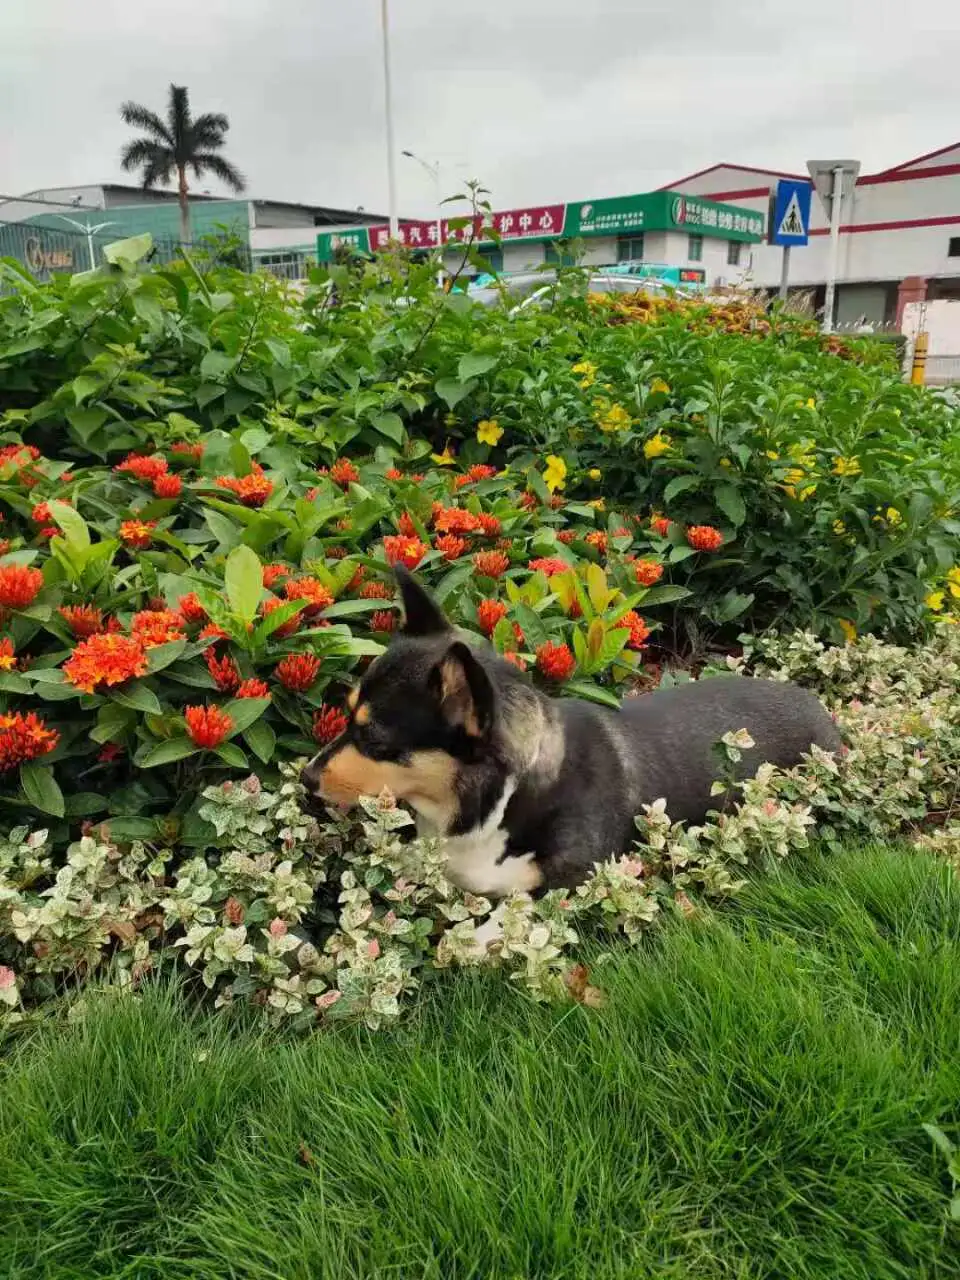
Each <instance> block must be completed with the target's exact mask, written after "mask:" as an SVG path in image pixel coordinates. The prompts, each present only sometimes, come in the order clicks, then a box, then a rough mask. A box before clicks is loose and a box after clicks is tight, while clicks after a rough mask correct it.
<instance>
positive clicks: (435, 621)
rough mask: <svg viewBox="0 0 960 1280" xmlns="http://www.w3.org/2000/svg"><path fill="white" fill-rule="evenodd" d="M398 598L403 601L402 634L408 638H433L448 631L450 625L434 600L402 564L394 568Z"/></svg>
mask: <svg viewBox="0 0 960 1280" xmlns="http://www.w3.org/2000/svg"><path fill="white" fill-rule="evenodd" d="M394 572H395V574H396V577H397V584H398V585H399V587H400V596H401V599H402V600H403V614H404V623H403V630H404V634H405V635H408V636H435V635H439V634H440V633H441V632H442V631H449V630H450V623H449V622H448V621H447V619H446V618H445V617H444V613H443V610H442V609H441V608H440V606H439V605H438V604H437V602H436V601H435V600H434V598H433V597H432V596H431V595H430V594H429V592H427V591H425V590H424V589H423V587H421V585H420V583H419V582H418V581H417V580H416V578H415V577H414V576H413V574H412V573H410V571H409V570H408V569H406V568H404V566H403V565H402V564H398V565H396V566H395V568H394Z"/></svg>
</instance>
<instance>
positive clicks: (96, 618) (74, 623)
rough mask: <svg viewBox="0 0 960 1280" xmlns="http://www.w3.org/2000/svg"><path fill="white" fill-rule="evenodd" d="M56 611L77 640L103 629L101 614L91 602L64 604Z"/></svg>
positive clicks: (93, 634)
mask: <svg viewBox="0 0 960 1280" xmlns="http://www.w3.org/2000/svg"><path fill="white" fill-rule="evenodd" d="M57 612H58V613H59V614H60V616H61V618H63V620H64V622H65V623H66V624H67V626H68V627H69V628H70V630H71V631H72V632H73V634H74V635H75V636H76V637H77V639H78V640H85V639H86V638H87V636H95V635H96V634H97V632H98V631H102V630H103V614H102V613H101V612H100V610H99V609H97V608H96V607H95V606H94V605H92V604H65V605H61V606H60V608H59V609H58V610H57Z"/></svg>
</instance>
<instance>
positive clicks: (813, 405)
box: [807, 396, 817, 409]
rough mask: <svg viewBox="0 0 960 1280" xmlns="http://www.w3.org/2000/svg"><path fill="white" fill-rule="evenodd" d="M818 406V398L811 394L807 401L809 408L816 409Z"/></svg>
mask: <svg viewBox="0 0 960 1280" xmlns="http://www.w3.org/2000/svg"><path fill="white" fill-rule="evenodd" d="M816 407H817V402H816V400H814V398H813V396H811V397H810V399H809V400H808V401H807V408H808V409H815V408H816Z"/></svg>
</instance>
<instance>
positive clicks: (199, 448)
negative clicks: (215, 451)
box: [170, 440, 204, 462]
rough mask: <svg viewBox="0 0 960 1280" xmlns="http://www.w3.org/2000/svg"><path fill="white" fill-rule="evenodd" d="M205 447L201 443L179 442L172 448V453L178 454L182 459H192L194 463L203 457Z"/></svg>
mask: <svg viewBox="0 0 960 1280" xmlns="http://www.w3.org/2000/svg"><path fill="white" fill-rule="evenodd" d="M203 449H204V446H203V445H202V444H200V443H199V441H198V442H197V443H196V444H190V443H189V442H188V441H187V440H178V441H177V442H176V443H175V444H172V445H171V446H170V452H171V453H175V454H177V455H178V456H179V457H181V458H192V459H193V461H194V462H199V461H200V460H201V458H202V457H203Z"/></svg>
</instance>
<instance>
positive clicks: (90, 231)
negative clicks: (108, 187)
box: [52, 213, 116, 271]
mask: <svg viewBox="0 0 960 1280" xmlns="http://www.w3.org/2000/svg"><path fill="white" fill-rule="evenodd" d="M52 216H53V217H54V218H57V219H58V220H59V221H60V222H67V223H69V224H70V226H71V227H76V228H77V230H78V231H82V232H83V233H84V235H85V236H86V237H87V259H88V261H89V263H90V270H91V271H94V270H96V266H97V257H96V252H95V250H94V247H93V237H94V236H95V235H96V233H97V232H98V231H103V230H104V229H105V228H106V227H113V226H116V223H113V222H98V223H97V225H96V226H95V227H91V226H90V224H89V222H78V221H77V220H76V218H68V217H67V215H66V214H65V213H55V214H53V215H52Z"/></svg>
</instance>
